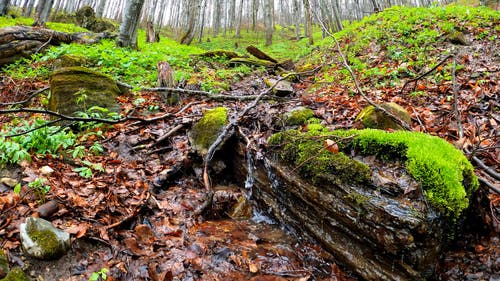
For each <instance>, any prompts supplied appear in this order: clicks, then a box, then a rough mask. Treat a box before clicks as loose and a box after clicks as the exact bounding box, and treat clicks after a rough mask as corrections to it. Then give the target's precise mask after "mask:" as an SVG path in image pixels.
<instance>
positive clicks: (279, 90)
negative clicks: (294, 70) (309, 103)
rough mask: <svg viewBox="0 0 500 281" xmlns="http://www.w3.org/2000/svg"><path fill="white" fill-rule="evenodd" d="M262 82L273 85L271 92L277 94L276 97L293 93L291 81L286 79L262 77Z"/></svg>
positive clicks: (269, 85)
mask: <svg viewBox="0 0 500 281" xmlns="http://www.w3.org/2000/svg"><path fill="white" fill-rule="evenodd" d="M264 83H266V85H267V86H268V87H273V86H274V88H273V90H272V91H273V93H274V94H275V95H277V96H278V97H286V96H289V95H291V94H293V93H294V90H293V86H292V83H290V82H288V81H286V80H281V81H278V80H276V79H272V78H269V79H264Z"/></svg>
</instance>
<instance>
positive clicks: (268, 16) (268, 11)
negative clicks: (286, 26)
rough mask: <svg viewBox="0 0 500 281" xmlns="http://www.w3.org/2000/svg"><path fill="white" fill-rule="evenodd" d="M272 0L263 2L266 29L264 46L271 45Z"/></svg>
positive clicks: (272, 28)
mask: <svg viewBox="0 0 500 281" xmlns="http://www.w3.org/2000/svg"><path fill="white" fill-rule="evenodd" d="M271 5H273V1H272V0H264V25H265V27H266V46H270V45H271V44H272V43H273V30H274V27H273V15H272V11H273V10H272V7H271Z"/></svg>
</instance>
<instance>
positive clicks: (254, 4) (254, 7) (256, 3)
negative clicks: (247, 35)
mask: <svg viewBox="0 0 500 281" xmlns="http://www.w3.org/2000/svg"><path fill="white" fill-rule="evenodd" d="M258 13H259V0H252V31H253V32H255V31H257V14H258Z"/></svg>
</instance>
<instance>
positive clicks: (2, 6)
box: [0, 0, 9, 16]
mask: <svg viewBox="0 0 500 281" xmlns="http://www.w3.org/2000/svg"><path fill="white" fill-rule="evenodd" d="M8 11H9V0H0V16H6V15H7V12H8Z"/></svg>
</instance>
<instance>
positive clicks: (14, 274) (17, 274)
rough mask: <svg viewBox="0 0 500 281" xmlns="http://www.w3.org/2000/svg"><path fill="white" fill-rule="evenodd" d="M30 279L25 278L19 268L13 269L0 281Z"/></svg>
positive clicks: (28, 280)
mask: <svg viewBox="0 0 500 281" xmlns="http://www.w3.org/2000/svg"><path fill="white" fill-rule="evenodd" d="M30 280H31V279H30V278H29V277H28V276H26V274H25V273H24V272H23V270H22V269H21V268H20V267H14V268H13V269H12V270H11V271H9V273H8V274H7V276H5V277H4V278H2V279H0V281H30Z"/></svg>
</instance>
